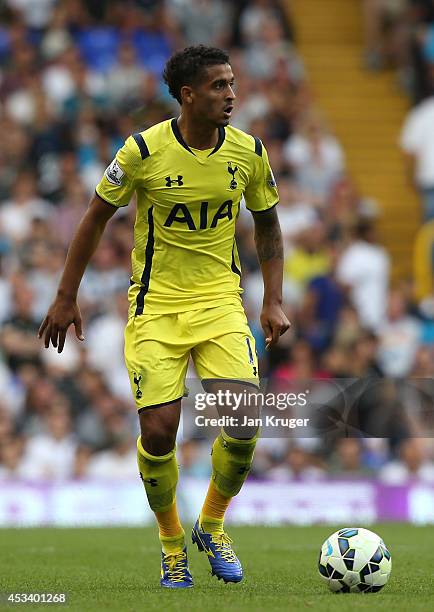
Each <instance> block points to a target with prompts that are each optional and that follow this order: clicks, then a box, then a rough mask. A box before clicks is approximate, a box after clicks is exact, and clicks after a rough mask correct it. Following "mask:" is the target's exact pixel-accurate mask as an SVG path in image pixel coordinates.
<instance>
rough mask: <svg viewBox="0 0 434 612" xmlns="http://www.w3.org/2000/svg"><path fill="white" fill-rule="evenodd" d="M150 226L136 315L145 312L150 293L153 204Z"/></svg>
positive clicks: (149, 218) (152, 250) (149, 213)
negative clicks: (147, 295) (147, 296)
mask: <svg viewBox="0 0 434 612" xmlns="http://www.w3.org/2000/svg"><path fill="white" fill-rule="evenodd" d="M148 226H149V229H148V240H147V242H146V249H145V267H144V268H143V274H142V278H141V279H140V280H141V283H142V288H141V289H140V291H139V293H138V295H137V300H136V313H135V314H136V316H137V315H141V314H143V308H144V305H145V295H146V294H147V293H148V289H149V281H150V279H151V269H152V258H153V256H154V216H153V206H151V207H150V209H149V210H148Z"/></svg>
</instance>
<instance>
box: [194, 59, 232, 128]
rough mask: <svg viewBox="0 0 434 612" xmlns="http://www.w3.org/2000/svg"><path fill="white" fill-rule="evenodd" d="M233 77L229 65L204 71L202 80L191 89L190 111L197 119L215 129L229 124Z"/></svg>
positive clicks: (219, 65) (221, 65)
mask: <svg viewBox="0 0 434 612" xmlns="http://www.w3.org/2000/svg"><path fill="white" fill-rule="evenodd" d="M233 85H234V75H233V73H232V68H231V67H230V66H229V64H218V65H216V66H210V67H209V68H207V69H206V72H205V75H204V78H203V80H202V81H201V83H200V84H199V85H196V86H195V87H194V88H192V89H191V95H192V102H191V110H192V111H193V113H194V115H195V116H196V117H197V119H198V120H199V121H200V120H202V121H203V120H205V121H207V122H209V123H211V124H212V125H214V126H216V127H224V126H226V125H228V124H229V120H230V118H231V113H232V110H233V108H234V100H235V94H234V90H233Z"/></svg>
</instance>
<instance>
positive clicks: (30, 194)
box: [0, 172, 50, 242]
mask: <svg viewBox="0 0 434 612" xmlns="http://www.w3.org/2000/svg"><path fill="white" fill-rule="evenodd" d="M11 195H12V197H11V199H10V200H6V201H4V202H0V227H1V228H2V230H3V231H4V233H5V234H6V236H8V237H9V238H10V239H11V240H13V241H14V242H21V241H23V240H24V239H25V238H27V237H28V236H29V234H30V229H31V224H32V219H35V218H42V219H45V218H47V217H48V216H49V214H50V209H49V204H48V203H47V202H45V201H44V200H42V199H41V198H39V197H38V194H37V190H36V183H35V177H34V175H33V174H32V173H31V172H22V173H21V174H20V175H19V176H18V177H17V179H16V181H15V183H14V186H13V189H12V194H11Z"/></svg>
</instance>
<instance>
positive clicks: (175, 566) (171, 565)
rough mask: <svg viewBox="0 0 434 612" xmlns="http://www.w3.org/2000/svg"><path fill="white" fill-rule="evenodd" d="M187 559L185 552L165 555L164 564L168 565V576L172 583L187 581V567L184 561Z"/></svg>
mask: <svg viewBox="0 0 434 612" xmlns="http://www.w3.org/2000/svg"><path fill="white" fill-rule="evenodd" d="M186 558H187V555H186V554H185V552H183V551H181V552H177V553H169V554H168V555H164V563H166V565H167V576H168V578H169V580H171V581H172V582H183V580H185V565H184V563H183V561H184V560H185V559H186Z"/></svg>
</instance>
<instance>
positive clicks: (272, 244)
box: [253, 209, 283, 263]
mask: <svg viewBox="0 0 434 612" xmlns="http://www.w3.org/2000/svg"><path fill="white" fill-rule="evenodd" d="M253 217H254V220H255V243H256V251H257V253H258V259H259V263H263V262H265V261H269V260H270V259H283V243H282V233H281V231H280V225H279V219H278V217H277V213H276V211H275V210H274V209H273V210H272V211H270V213H260V214H256V215H255V214H254V215H253Z"/></svg>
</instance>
